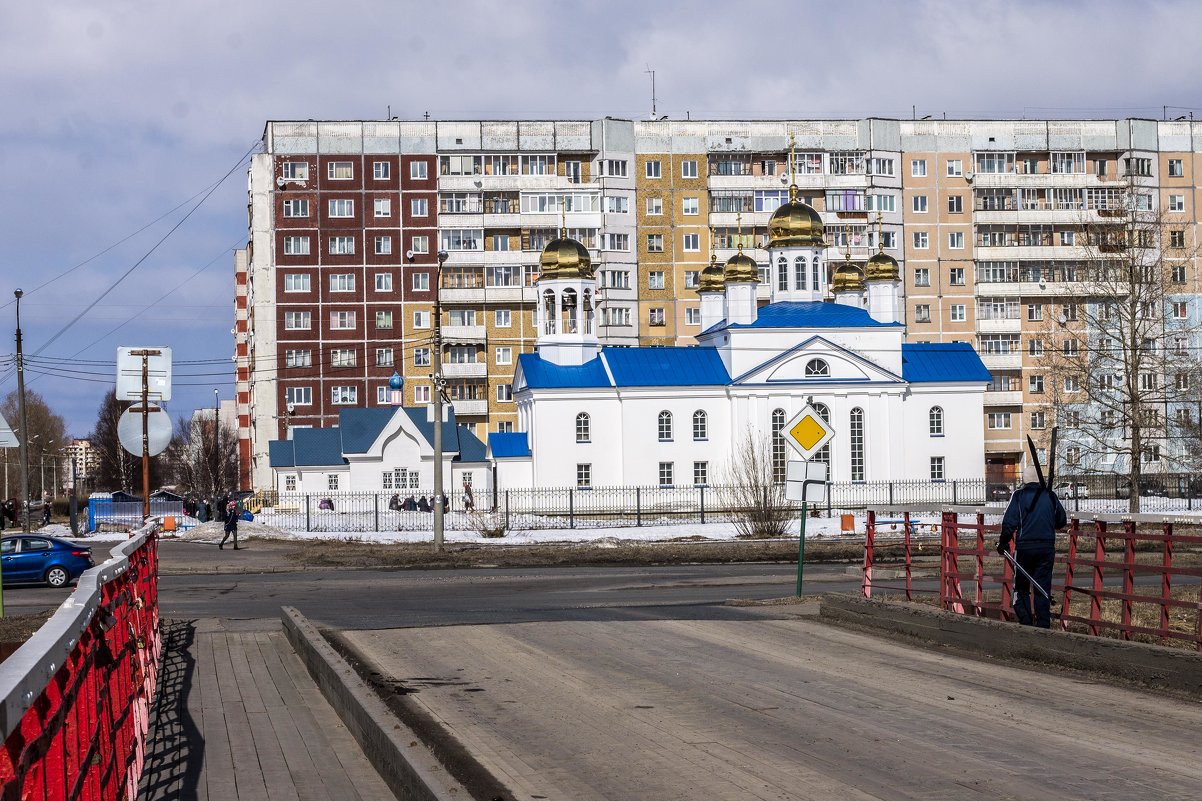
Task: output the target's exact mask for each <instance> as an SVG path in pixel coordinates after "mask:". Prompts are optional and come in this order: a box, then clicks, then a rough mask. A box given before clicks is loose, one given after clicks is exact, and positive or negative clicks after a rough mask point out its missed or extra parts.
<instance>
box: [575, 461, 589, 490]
mask: <svg viewBox="0 0 1202 801" xmlns="http://www.w3.org/2000/svg"><path fill="white" fill-rule="evenodd" d="M576 486H577V487H591V486H593V466H592V465H591V464H577V465H576Z"/></svg>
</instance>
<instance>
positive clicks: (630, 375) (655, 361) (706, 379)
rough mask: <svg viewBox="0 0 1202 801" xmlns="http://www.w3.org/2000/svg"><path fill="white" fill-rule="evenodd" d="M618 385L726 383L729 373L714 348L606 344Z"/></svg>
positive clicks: (604, 351) (698, 385)
mask: <svg viewBox="0 0 1202 801" xmlns="http://www.w3.org/2000/svg"><path fill="white" fill-rule="evenodd" d="M601 356H602V358H603V359H605V363H606V364H608V365H609V371H610V372H611V373H612V374H613V377H614V386H618V387H675V386H689V387H704V386H725V385H726V384H729V383H730V375H729V374H728V373H727V372H726V365H724V364H723V363H722V356H721V355H720V354H719V353H718V351H717V349H716V348H679V347H677V348H606V349H605V350H603V351H602V352H601Z"/></svg>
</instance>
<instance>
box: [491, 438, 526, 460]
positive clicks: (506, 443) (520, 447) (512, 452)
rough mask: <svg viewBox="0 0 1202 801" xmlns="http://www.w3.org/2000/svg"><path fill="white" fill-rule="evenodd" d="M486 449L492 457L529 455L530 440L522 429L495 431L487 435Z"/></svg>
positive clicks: (502, 457)
mask: <svg viewBox="0 0 1202 801" xmlns="http://www.w3.org/2000/svg"><path fill="white" fill-rule="evenodd" d="M488 449H489V451H490V452H491V453H492V456H493V458H494V459H516V458H522V457H528V456H530V440H529V438H527V436H526V432H524V431H514V432H505V433H501V432H497V433H493V434H489V435H488Z"/></svg>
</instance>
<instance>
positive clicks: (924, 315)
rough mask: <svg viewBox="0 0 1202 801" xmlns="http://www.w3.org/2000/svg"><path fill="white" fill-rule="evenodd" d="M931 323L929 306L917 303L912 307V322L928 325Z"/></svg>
mask: <svg viewBox="0 0 1202 801" xmlns="http://www.w3.org/2000/svg"><path fill="white" fill-rule="evenodd" d="M930 321H931V304H929V303H919V304H917V305H916V306H915V307H914V322H916V323H929V322H930Z"/></svg>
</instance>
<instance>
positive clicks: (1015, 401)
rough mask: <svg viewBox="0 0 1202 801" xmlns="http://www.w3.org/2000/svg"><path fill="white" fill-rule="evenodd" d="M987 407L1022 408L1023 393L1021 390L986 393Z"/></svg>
mask: <svg viewBox="0 0 1202 801" xmlns="http://www.w3.org/2000/svg"><path fill="white" fill-rule="evenodd" d="M985 405H986V406H1022V405H1023V393H1022V390H1021V389H1016V390H1010V391H1007V392H989V391H986V393H985Z"/></svg>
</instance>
